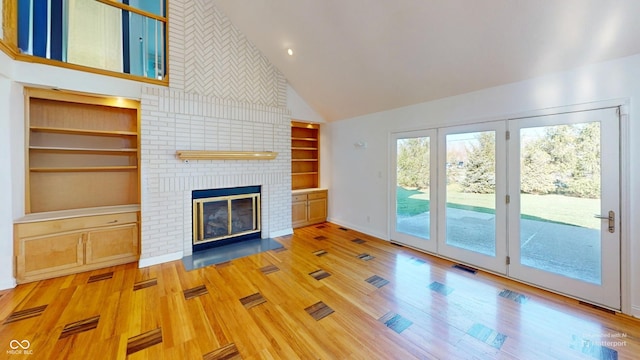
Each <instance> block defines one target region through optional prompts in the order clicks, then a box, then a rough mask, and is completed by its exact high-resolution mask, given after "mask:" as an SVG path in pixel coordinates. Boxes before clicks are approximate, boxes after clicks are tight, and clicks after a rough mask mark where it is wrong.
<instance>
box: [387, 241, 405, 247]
mask: <svg viewBox="0 0 640 360" xmlns="http://www.w3.org/2000/svg"><path fill="white" fill-rule="evenodd" d="M390 243H391V245H395V246H400V247H404V245H402V244H400V243H397V242H395V241H393V240H392V241H390Z"/></svg>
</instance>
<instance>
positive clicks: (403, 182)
mask: <svg viewBox="0 0 640 360" xmlns="http://www.w3.org/2000/svg"><path fill="white" fill-rule="evenodd" d="M429 157H430V151H429V138H428V137H419V138H410V139H402V140H399V141H398V165H397V167H398V170H397V171H398V172H397V176H398V185H400V186H403V187H412V188H418V189H426V188H428V187H429Z"/></svg>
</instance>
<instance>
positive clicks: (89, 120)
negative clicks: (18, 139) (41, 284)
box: [14, 89, 140, 283]
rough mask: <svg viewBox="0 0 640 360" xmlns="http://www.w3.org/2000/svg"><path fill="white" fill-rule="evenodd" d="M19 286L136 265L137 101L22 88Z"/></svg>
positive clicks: (17, 242)
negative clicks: (23, 209) (23, 178)
mask: <svg viewBox="0 0 640 360" xmlns="http://www.w3.org/2000/svg"><path fill="white" fill-rule="evenodd" d="M25 97H26V99H25V103H26V105H27V106H26V113H25V115H26V126H27V128H26V133H27V141H26V149H25V150H26V153H27V162H26V168H27V178H26V180H27V185H26V190H27V191H26V215H25V216H24V217H23V218H21V219H18V220H17V221H16V222H15V224H14V255H15V258H16V279H17V281H18V282H19V283H23V282H29V281H35V280H41V279H47V278H51V277H54V276H60V275H66V274H72V273H75V272H80V271H88V270H93V269H98V268H103V267H108V266H112V265H117V264H123V263H127V262H132V261H136V260H138V257H139V254H140V244H139V219H140V185H139V184H140V180H139V179H140V169H139V165H138V164H139V148H140V146H139V145H140V141H139V137H138V134H139V128H138V124H139V114H140V111H139V103H138V102H136V101H132V100H123V99H116V98H104V97H95V96H90V95H85V94H77V93H67V92H61V91H54V90H43V89H26V90H25Z"/></svg>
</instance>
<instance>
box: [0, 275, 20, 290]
mask: <svg viewBox="0 0 640 360" xmlns="http://www.w3.org/2000/svg"><path fill="white" fill-rule="evenodd" d="M17 285H18V283H16V279H14V278H9V279H4V280H2V281H0V290H7V289H13V288H15V287H16V286H17Z"/></svg>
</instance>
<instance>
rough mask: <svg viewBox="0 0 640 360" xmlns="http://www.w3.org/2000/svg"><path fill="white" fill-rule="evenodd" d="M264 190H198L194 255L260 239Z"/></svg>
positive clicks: (257, 187)
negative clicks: (205, 250)
mask: <svg viewBox="0 0 640 360" xmlns="http://www.w3.org/2000/svg"><path fill="white" fill-rule="evenodd" d="M260 192H261V187H260V186H245V187H236V188H223V189H209V190H194V191H193V192H192V201H193V251H194V252H196V251H200V250H204V249H208V248H212V247H218V246H221V245H226V244H229V243H232V242H237V241H242V240H248V239H256V238H260V237H261V236H260V232H261V219H260V218H261V216H260Z"/></svg>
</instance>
